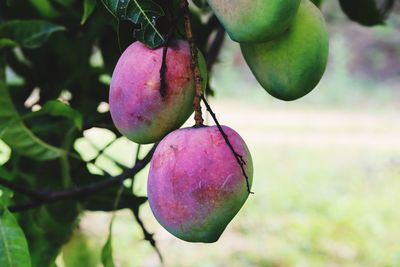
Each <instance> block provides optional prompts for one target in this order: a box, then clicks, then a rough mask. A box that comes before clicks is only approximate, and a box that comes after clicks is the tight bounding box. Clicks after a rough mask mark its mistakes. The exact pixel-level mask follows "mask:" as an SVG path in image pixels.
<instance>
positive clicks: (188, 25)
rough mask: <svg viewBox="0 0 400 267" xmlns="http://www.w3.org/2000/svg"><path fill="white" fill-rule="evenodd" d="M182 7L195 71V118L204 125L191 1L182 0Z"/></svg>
mask: <svg viewBox="0 0 400 267" xmlns="http://www.w3.org/2000/svg"><path fill="white" fill-rule="evenodd" d="M181 8H182V9H183V10H184V15H183V18H184V21H185V32H186V39H187V41H188V43H189V46H190V53H191V56H192V64H191V68H192V72H193V78H194V82H195V91H196V93H195V97H194V101H193V108H194V120H195V122H196V124H195V126H203V122H204V119H203V116H202V112H201V97H202V95H203V86H202V77H201V72H200V67H199V62H198V56H197V54H198V50H197V47H196V45H195V43H194V38H193V31H192V23H191V22H190V17H189V3H188V1H187V0H182V2H181Z"/></svg>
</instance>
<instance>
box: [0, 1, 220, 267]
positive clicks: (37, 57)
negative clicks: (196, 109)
mask: <svg viewBox="0 0 400 267" xmlns="http://www.w3.org/2000/svg"><path fill="white" fill-rule="evenodd" d="M195 3H196V4H197V5H198V6H199V7H201V9H200V10H201V12H203V13H206V12H209V9H208V7H207V5H206V3H205V1H195ZM177 6H178V1H162V0H153V1H150V0H131V1H129V0H125V1H124V0H98V1H95V0H85V1H78V0H68V1H61V0H30V1H28V0H8V1H1V2H0V23H1V24H0V139H1V140H3V141H4V142H5V143H6V144H7V145H8V146H9V147H10V148H11V150H12V154H11V157H10V159H9V160H8V161H7V162H6V163H5V164H4V166H2V167H1V172H0V173H1V178H4V179H6V180H7V181H12V182H14V183H15V184H18V185H21V186H27V187H29V188H32V189H35V190H38V191H40V192H46V191H54V190H63V189H67V188H72V187H79V186H84V185H88V184H91V183H94V182H98V181H103V180H105V179H106V178H107V177H106V173H104V175H94V174H92V173H91V172H90V171H89V169H88V164H89V163H90V164H93V163H94V164H96V159H97V157H95V158H93V159H92V160H89V161H85V160H84V159H83V158H82V157H81V155H79V154H78V153H77V152H76V151H75V150H74V144H75V142H76V140H78V139H79V138H82V137H84V131H85V130H87V129H90V128H93V127H99V128H106V129H109V130H110V131H112V132H113V133H114V134H115V136H117V137H119V136H120V134H119V133H118V132H117V131H116V129H115V128H114V126H113V125H112V122H111V118H110V115H109V113H108V112H103V111H102V110H101V109H100V108H99V107H100V106H101V105H102V104H104V103H107V101H108V85H109V84H108V80H109V77H110V76H111V74H112V71H113V69H114V66H115V64H116V61H117V59H118V57H119V55H120V53H121V51H123V50H124V49H125V48H126V47H127V46H128V45H129V44H130V43H132V42H134V41H136V40H139V41H142V42H145V43H146V44H147V45H148V46H150V47H157V46H160V45H162V44H163V42H164V41H165V36H166V34H167V33H168V31H169V29H170V28H171V27H172V25H173V22H174V14H175V13H176V10H177ZM201 12H200V11H199V10H197V9H196V10H194V11H193V10H192V12H191V16H192V21H193V24H194V29H195V36H196V42H197V43H196V44H197V46H198V47H199V48H200V49H201V50H202V51H203V53H204V52H205V48H206V45H207V41H208V38H209V36H210V34H211V32H212V31H213V30H214V29H215V27H214V28H213V27H211V26H210V25H206V24H204V23H203V22H202V20H201V19H200V16H201ZM214 26H215V25H214ZM182 27H183V26H182V22H181V21H180V22H179V25H178V27H177V31H176V32H175V33H174V34H175V35H176V36H180V37H183V36H182V35H183V34H182V31H181V29H182ZM205 54H206V53H205ZM37 90H39V91H40V97H39V98H36V99H35V97H34V93H33V92H35V91H37ZM27 100H29V101H27ZM38 109H39V110H38ZM97 150H98V152H99V154H102V152H103V151H101V149H100V148H99V149H97ZM113 161H114V162H115V164H116V165H117V166H118V167H119V168H120V169H121V170H123V169H124V168H125V166H123V165H122V164H120V163H119V162H118V161H116V160H113ZM98 168H99V169H101V166H98ZM4 174H7V175H4ZM132 182H133V179H132ZM0 189H1V190H4V191H0V192H2V194H1V201H0V204H1V205H5V204H4V203H7V204H9V205H10V206H12V205H16V204H21V203H30V202H29V201H30V200H32V199H30V198H27V196H26V195H25V194H23V193H21V192H18V190H16V191H15V192H13V195H12V198H11V199H7V201H6V200H5V196H6V194H5V193H3V192H6V191H5V188H0ZM117 191H118V187H117V186H111V187H109V188H108V189H107V190H103V191H99V192H97V193H96V194H95V195H93V197H88V198H75V199H70V200H69V201H65V202H58V203H51V204H48V205H42V206H41V207H39V208H35V209H31V210H27V211H24V212H21V213H18V214H17V215H16V216H15V217H16V219H17V220H18V222H19V226H20V227H21V228H22V230H23V232H24V234H25V236H26V240H27V243H28V247H29V252H28V250H27V249H26V244H25V241H24V240H25V239H24V235H23V234H22V232H21V230H20V228H19V226H18V224H17V222H16V221H15V219H14V216H13V215H12V214H11V213H10V212H9V211H8V210H7V209H2V211H1V213H0V223H1V224H0V235H1V239H0V240H1V242H0V248H3V247H5V246H7V244H8V243H5V242H9V240H12V242H9V243H10V244H11V243H12V246H8V247H9V249H0V265H1V266H24V267H25V266H29V265H30V263H28V262H29V261H31V262H32V266H40V267H47V266H54V261H55V258H56V257H57V255H58V254H59V251H60V248H61V247H62V245H64V244H65V243H66V242H67V241H68V240H69V239H70V237H71V235H72V233H73V231H74V229H75V228H76V225H77V224H78V222H79V215H80V214H81V213H82V212H84V211H85V210H102V211H112V210H113V206H112V203H113V201H114V199H115V196H116V193H117ZM34 200H35V201H36V202H34V203H40V201H41V200H40V198H39V199H34ZM145 201H146V198H142V197H138V196H135V195H134V194H133V193H132V191H131V190H130V189H129V188H124V190H123V192H122V194H121V198H120V201H119V205H118V206H117V209H122V208H129V209H130V210H132V211H137V210H138V208H139V206H140V205H142V204H143V203H144V202H145ZM110 240H111V238H110ZM2 242H3V243H2ZM1 244H3V247H1ZM109 244H111V242H110V243H109ZM108 250H111V248H107V247H106V252H107V251H108ZM29 254H30V259H29V257H28V255H29ZM5 257H7V258H5ZM7 259H8V261H7ZM10 259H12V260H13V261H14V260H15V262H14V263H13V264H14V265H13V264H11V263H10ZM18 261H19V262H21V263H17V262H18ZM7 264H8V265H7ZM110 266H111V265H110Z"/></svg>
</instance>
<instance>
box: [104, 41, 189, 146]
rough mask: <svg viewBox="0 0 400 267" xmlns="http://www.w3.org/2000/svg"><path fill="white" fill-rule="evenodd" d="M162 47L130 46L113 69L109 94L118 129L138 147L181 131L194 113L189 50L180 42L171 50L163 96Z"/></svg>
mask: <svg viewBox="0 0 400 267" xmlns="http://www.w3.org/2000/svg"><path fill="white" fill-rule="evenodd" d="M162 53H163V48H158V49H155V50H152V49H150V48H148V47H147V46H145V45H144V44H142V43H140V42H135V43H133V44H131V45H130V46H129V47H128V48H127V49H126V50H125V51H124V53H123V54H122V55H121V57H120V59H119V60H118V63H117V65H116V67H115V69H114V72H113V75H112V79H111V84H110V94H109V104H110V112H111V117H112V119H113V122H114V124H115V126H116V127H117V129H118V130H119V131H120V132H121V133H122V134H123V135H125V136H126V137H127V138H129V139H130V140H132V141H134V142H136V143H139V144H148V143H154V142H158V141H159V140H161V139H162V138H163V137H164V136H165V135H166V134H168V133H169V132H171V131H173V130H175V129H177V128H179V127H180V126H181V125H182V124H183V123H184V122H185V121H186V120H187V119H188V117H189V116H190V114H192V112H193V99H194V93H195V91H194V79H193V76H192V71H191V68H190V64H191V55H190V48H189V45H188V43H187V42H186V41H182V40H180V41H177V42H175V43H173V44H171V46H170V47H169V48H168V53H167V71H166V74H165V79H166V95H165V96H164V97H161V95H160V67H161V63H162Z"/></svg>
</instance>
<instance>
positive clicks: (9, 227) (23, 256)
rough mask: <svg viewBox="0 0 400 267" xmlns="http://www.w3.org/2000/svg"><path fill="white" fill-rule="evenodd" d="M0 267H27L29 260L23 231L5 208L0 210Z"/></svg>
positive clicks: (29, 263)
mask: <svg viewBox="0 0 400 267" xmlns="http://www.w3.org/2000/svg"><path fill="white" fill-rule="evenodd" d="M0 209H1V210H0V266H1V267H29V266H31V259H30V256H29V250H28V245H27V242H26V239H25V236H24V233H23V231H22V230H21V228H20V226H19V225H18V223H17V220H16V219H15V218H14V215H13V214H12V213H11V212H9V211H8V210H7V209H6V208H0Z"/></svg>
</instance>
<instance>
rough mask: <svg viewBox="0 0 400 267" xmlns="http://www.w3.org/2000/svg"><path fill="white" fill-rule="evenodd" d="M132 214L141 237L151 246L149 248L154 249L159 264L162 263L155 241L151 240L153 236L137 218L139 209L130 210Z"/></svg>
mask: <svg viewBox="0 0 400 267" xmlns="http://www.w3.org/2000/svg"><path fill="white" fill-rule="evenodd" d="M132 213H133V216H134V217H135V219H136V221H137V223H138V224H139V226H140V228H141V229H142V232H143V236H144V240H146V241H147V242H149V243H150V245H151V246H152V247H153V248H154V250H155V251H156V253H157V255H158V257H159V258H160V261H161V263H163V262H164V260H163V257H162V254H161V252H160V250H159V249H158V247H157V243H156V240H155V239H154V238H153V235H154V234H152V233H150V232H149V231H148V230H147V229H146V227H145V226H144V223H143V221H142V219H141V218H140V216H139V207H135V208H134V209H132Z"/></svg>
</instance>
